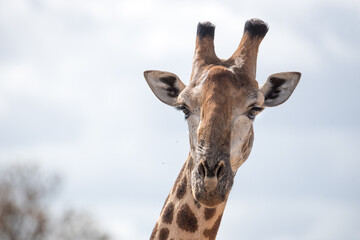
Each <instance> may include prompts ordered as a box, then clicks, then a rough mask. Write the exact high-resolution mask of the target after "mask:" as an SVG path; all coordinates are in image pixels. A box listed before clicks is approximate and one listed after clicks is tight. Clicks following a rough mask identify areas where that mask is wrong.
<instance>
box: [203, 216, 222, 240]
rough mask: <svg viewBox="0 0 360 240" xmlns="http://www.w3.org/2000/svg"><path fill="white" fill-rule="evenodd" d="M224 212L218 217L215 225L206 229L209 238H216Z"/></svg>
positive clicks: (210, 239) (213, 239)
mask: <svg viewBox="0 0 360 240" xmlns="http://www.w3.org/2000/svg"><path fill="white" fill-rule="evenodd" d="M221 218H222V214H221V215H220V216H219V217H218V219H217V220H216V222H215V223H214V225H213V226H212V227H211V228H210V229H205V230H204V236H205V237H207V238H209V240H215V238H216V234H217V232H218V230H219V226H220V222H221Z"/></svg>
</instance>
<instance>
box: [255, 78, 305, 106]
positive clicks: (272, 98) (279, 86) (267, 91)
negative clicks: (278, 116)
mask: <svg viewBox="0 0 360 240" xmlns="http://www.w3.org/2000/svg"><path fill="white" fill-rule="evenodd" d="M300 77H301V73H299V72H282V73H275V74H272V75H270V76H269V77H268V79H267V81H266V82H265V84H264V85H263V86H262V87H261V88H260V91H261V92H262V93H263V94H264V96H265V102H264V106H265V107H275V106H277V105H280V104H282V103H284V102H285V101H286V100H288V98H289V97H290V96H291V94H292V93H293V91H294V90H295V88H296V86H297V84H298V83H299V81H300Z"/></svg>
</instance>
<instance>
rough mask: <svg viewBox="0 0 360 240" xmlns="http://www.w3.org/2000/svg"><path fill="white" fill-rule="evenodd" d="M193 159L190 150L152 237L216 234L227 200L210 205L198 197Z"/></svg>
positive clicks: (168, 239)
mask: <svg viewBox="0 0 360 240" xmlns="http://www.w3.org/2000/svg"><path fill="white" fill-rule="evenodd" d="M192 162H193V160H192V158H191V155H190V154H189V157H188V158H187V160H186V162H185V164H184V166H183V168H182V169H181V171H180V173H179V175H178V177H177V179H176V181H175V184H174V186H173V188H172V190H171V191H170V193H169V195H168V197H167V199H166V201H165V203H164V206H163V209H162V210H161V213H160V217H159V219H158V220H157V222H156V225H155V227H154V230H153V232H152V234H151V237H150V240H153V239H154V240H171V239H174V240H176V239H208V240H212V239H215V238H216V234H217V231H218V229H219V226H220V222H221V218H222V215H223V212H224V209H225V205H226V203H222V204H220V205H218V206H216V207H215V208H207V207H204V206H202V205H200V204H199V203H198V202H197V201H196V200H195V199H194V197H193V195H192V193H191V186H190V171H189V170H188V169H189V165H192Z"/></svg>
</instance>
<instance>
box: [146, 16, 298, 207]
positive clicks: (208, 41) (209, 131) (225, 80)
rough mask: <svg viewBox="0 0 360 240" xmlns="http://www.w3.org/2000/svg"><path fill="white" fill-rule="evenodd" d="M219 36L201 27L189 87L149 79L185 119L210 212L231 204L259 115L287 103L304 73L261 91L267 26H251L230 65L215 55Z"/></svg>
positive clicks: (164, 78)
mask: <svg viewBox="0 0 360 240" xmlns="http://www.w3.org/2000/svg"><path fill="white" fill-rule="evenodd" d="M214 30H215V27H214V25H212V24H211V23H209V22H206V23H199V25H198V28H197V37H196V45H195V53H194V58H193V69H192V74H191V77H190V82H189V84H188V85H187V86H186V85H185V84H184V83H183V82H182V81H181V80H180V79H179V77H178V76H177V75H175V74H173V73H169V72H164V71H146V72H145V73H144V76H145V79H146V81H147V83H148V84H149V86H150V88H151V90H152V91H153V92H154V94H155V95H156V96H157V97H158V98H159V99H160V100H161V101H162V102H164V103H166V104H168V105H170V106H174V107H176V108H178V109H180V110H182V111H183V112H184V114H185V119H186V120H187V123H188V127H189V138H190V147H191V150H190V155H191V161H190V163H189V164H188V169H186V170H187V171H188V174H189V178H190V182H191V190H192V195H193V197H194V199H195V200H196V201H198V202H199V203H200V204H202V205H204V206H206V207H215V206H217V205H218V204H221V203H223V202H225V201H226V200H227V197H228V194H229V192H230V190H231V187H232V184H233V179H234V176H235V174H236V172H237V170H238V168H239V167H240V166H241V165H242V164H243V163H244V161H245V160H246V159H247V158H248V156H249V153H250V151H251V148H252V143H253V139H254V133H253V121H254V119H255V117H256V115H257V114H259V113H260V112H261V111H262V110H263V109H264V108H266V107H274V106H277V105H279V104H282V103H283V102H285V101H286V100H287V99H288V98H289V97H290V95H291V94H292V92H293V91H294V89H295V87H296V86H297V84H298V82H299V80H300V76H301V74H300V73H298V72H283V73H276V74H273V75H270V76H269V77H268V79H267V81H266V82H265V84H263V85H262V86H261V87H259V85H258V82H257V81H256V61H257V53H258V49H259V45H260V43H261V41H262V39H263V38H264V36H265V35H266V33H267V31H268V26H267V25H266V24H265V23H264V22H263V21H261V20H259V19H251V20H248V21H247V22H246V24H245V28H244V34H243V37H242V39H241V42H240V44H239V47H238V48H237V50H236V51H235V53H234V54H233V55H232V56H231V57H230V58H229V59H227V60H222V59H219V58H218V57H217V56H216V54H215V50H214Z"/></svg>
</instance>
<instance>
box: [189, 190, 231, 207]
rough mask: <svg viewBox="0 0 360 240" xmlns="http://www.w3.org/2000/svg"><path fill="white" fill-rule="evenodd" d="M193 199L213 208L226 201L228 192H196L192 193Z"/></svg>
mask: <svg viewBox="0 0 360 240" xmlns="http://www.w3.org/2000/svg"><path fill="white" fill-rule="evenodd" d="M193 196H194V199H195V200H196V201H197V202H198V203H200V205H202V206H204V207H207V208H214V207H216V206H218V205H220V204H222V203H225V202H226V199H227V196H228V194H220V193H218V192H210V193H203V192H197V193H195V194H194V192H193Z"/></svg>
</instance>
